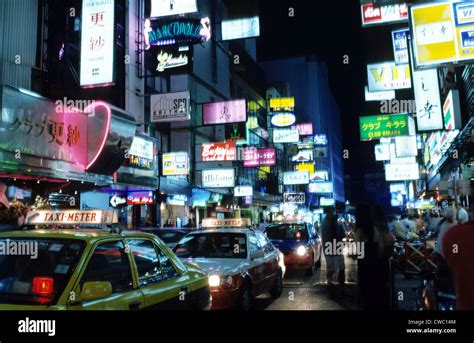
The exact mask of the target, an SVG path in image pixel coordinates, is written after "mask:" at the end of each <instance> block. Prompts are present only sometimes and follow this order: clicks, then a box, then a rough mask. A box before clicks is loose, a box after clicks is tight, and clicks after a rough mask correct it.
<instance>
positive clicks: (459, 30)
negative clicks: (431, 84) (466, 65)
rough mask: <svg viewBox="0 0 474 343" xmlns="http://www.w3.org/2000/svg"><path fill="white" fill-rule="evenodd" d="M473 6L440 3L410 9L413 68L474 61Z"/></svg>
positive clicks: (470, 3) (461, 3) (468, 4)
mask: <svg viewBox="0 0 474 343" xmlns="http://www.w3.org/2000/svg"><path fill="white" fill-rule="evenodd" d="M473 13H474V3H472V2H464V3H463V2H457V3H450V2H443V3H429V4H426V5H418V6H412V7H411V18H412V27H413V36H414V37H413V40H414V55H415V62H416V66H421V67H430V66H431V67H433V66H436V65H440V64H446V63H453V62H458V61H465V60H470V59H474V14H473Z"/></svg>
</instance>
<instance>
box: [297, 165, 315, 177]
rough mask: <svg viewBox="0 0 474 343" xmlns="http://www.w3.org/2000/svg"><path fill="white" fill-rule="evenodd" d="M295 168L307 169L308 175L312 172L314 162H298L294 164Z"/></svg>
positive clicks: (299, 169)
mask: <svg viewBox="0 0 474 343" xmlns="http://www.w3.org/2000/svg"><path fill="white" fill-rule="evenodd" d="M296 170H298V171H307V172H308V173H309V175H312V174H314V163H298V164H297V165H296Z"/></svg>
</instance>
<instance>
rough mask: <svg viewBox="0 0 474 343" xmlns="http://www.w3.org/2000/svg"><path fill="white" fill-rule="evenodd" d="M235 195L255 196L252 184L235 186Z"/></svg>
mask: <svg viewBox="0 0 474 343" xmlns="http://www.w3.org/2000/svg"><path fill="white" fill-rule="evenodd" d="M234 196H235V197H251V196H253V187H252V186H237V187H235V188H234Z"/></svg>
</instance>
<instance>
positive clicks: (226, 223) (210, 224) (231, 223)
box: [202, 218, 252, 228]
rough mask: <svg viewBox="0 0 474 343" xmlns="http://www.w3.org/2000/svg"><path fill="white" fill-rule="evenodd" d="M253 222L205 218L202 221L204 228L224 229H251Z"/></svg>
mask: <svg viewBox="0 0 474 343" xmlns="http://www.w3.org/2000/svg"><path fill="white" fill-rule="evenodd" d="M251 225H252V221H251V220H250V218H231V219H217V218H205V219H203V220H202V227H203V228H219V227H221V228H224V227H250V226H251Z"/></svg>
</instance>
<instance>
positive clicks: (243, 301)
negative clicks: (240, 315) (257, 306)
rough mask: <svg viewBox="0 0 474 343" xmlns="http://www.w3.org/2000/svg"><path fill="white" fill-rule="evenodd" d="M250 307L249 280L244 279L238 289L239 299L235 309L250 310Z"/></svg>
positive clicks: (250, 292) (250, 289)
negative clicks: (240, 287)
mask: <svg viewBox="0 0 474 343" xmlns="http://www.w3.org/2000/svg"><path fill="white" fill-rule="evenodd" d="M251 308H252V288H251V287H250V282H249V281H244V284H243V285H242V289H241V290H240V296H239V301H238V303H237V309H238V310H240V311H250V309H251Z"/></svg>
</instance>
